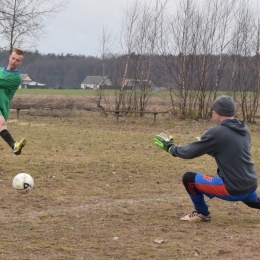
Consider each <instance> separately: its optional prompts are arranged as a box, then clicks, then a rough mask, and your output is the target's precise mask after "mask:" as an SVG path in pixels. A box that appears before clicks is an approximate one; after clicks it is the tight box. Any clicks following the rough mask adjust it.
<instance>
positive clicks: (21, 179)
mask: <svg viewBox="0 0 260 260" xmlns="http://www.w3.org/2000/svg"><path fill="white" fill-rule="evenodd" d="M13 187H14V188H15V189H16V190H17V191H19V192H20V193H27V192H29V191H30V190H32V189H33V187H34V180H33V178H32V176H31V175H30V174H28V173H19V174H17V175H16V176H15V177H14V179H13Z"/></svg>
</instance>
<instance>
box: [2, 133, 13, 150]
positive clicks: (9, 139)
mask: <svg viewBox="0 0 260 260" xmlns="http://www.w3.org/2000/svg"><path fill="white" fill-rule="evenodd" d="M0 135H1V136H2V138H3V139H4V140H5V141H6V142H7V143H8V144H9V146H10V147H11V148H14V143H15V141H14V139H13V137H12V136H11V134H10V133H9V132H8V130H7V129H4V130H2V131H1V132H0Z"/></svg>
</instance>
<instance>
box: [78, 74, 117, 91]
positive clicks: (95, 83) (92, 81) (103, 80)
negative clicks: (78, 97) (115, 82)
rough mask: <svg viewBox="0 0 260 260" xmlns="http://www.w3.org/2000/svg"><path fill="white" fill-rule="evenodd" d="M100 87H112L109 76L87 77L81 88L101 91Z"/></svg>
mask: <svg viewBox="0 0 260 260" xmlns="http://www.w3.org/2000/svg"><path fill="white" fill-rule="evenodd" d="M100 86H112V82H111V80H110V79H109V78H107V76H105V77H103V76H87V77H86V78H85V79H84V80H83V82H82V83H81V86H80V87H81V88H82V89H99V88H100Z"/></svg>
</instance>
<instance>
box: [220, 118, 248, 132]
mask: <svg viewBox="0 0 260 260" xmlns="http://www.w3.org/2000/svg"><path fill="white" fill-rule="evenodd" d="M220 125H222V126H226V127H228V128H230V129H232V130H233V131H235V132H237V133H238V134H240V135H245V134H246V132H247V126H246V124H245V123H244V122H243V121H240V120H238V119H237V118H234V119H226V120H223V121H222V122H221V123H220Z"/></svg>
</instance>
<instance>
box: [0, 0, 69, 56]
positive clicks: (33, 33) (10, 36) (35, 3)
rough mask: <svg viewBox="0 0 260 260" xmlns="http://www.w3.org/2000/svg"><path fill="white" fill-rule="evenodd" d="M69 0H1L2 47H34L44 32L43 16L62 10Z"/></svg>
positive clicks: (47, 16)
mask: <svg viewBox="0 0 260 260" xmlns="http://www.w3.org/2000/svg"><path fill="white" fill-rule="evenodd" d="M68 1H69V0H6V1H2V0H1V7H0V33H1V38H2V49H5V50H9V51H10V52H12V50H13V49H14V48H18V47H19V48H23V49H31V48H35V46H36V42H37V40H39V39H40V37H41V35H42V34H43V33H44V27H45V25H44V23H45V20H44V19H45V18H50V17H52V16H53V15H55V14H56V13H58V12H60V11H62V10H63V9H64V8H65V7H66V5H67V4H68Z"/></svg>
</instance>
